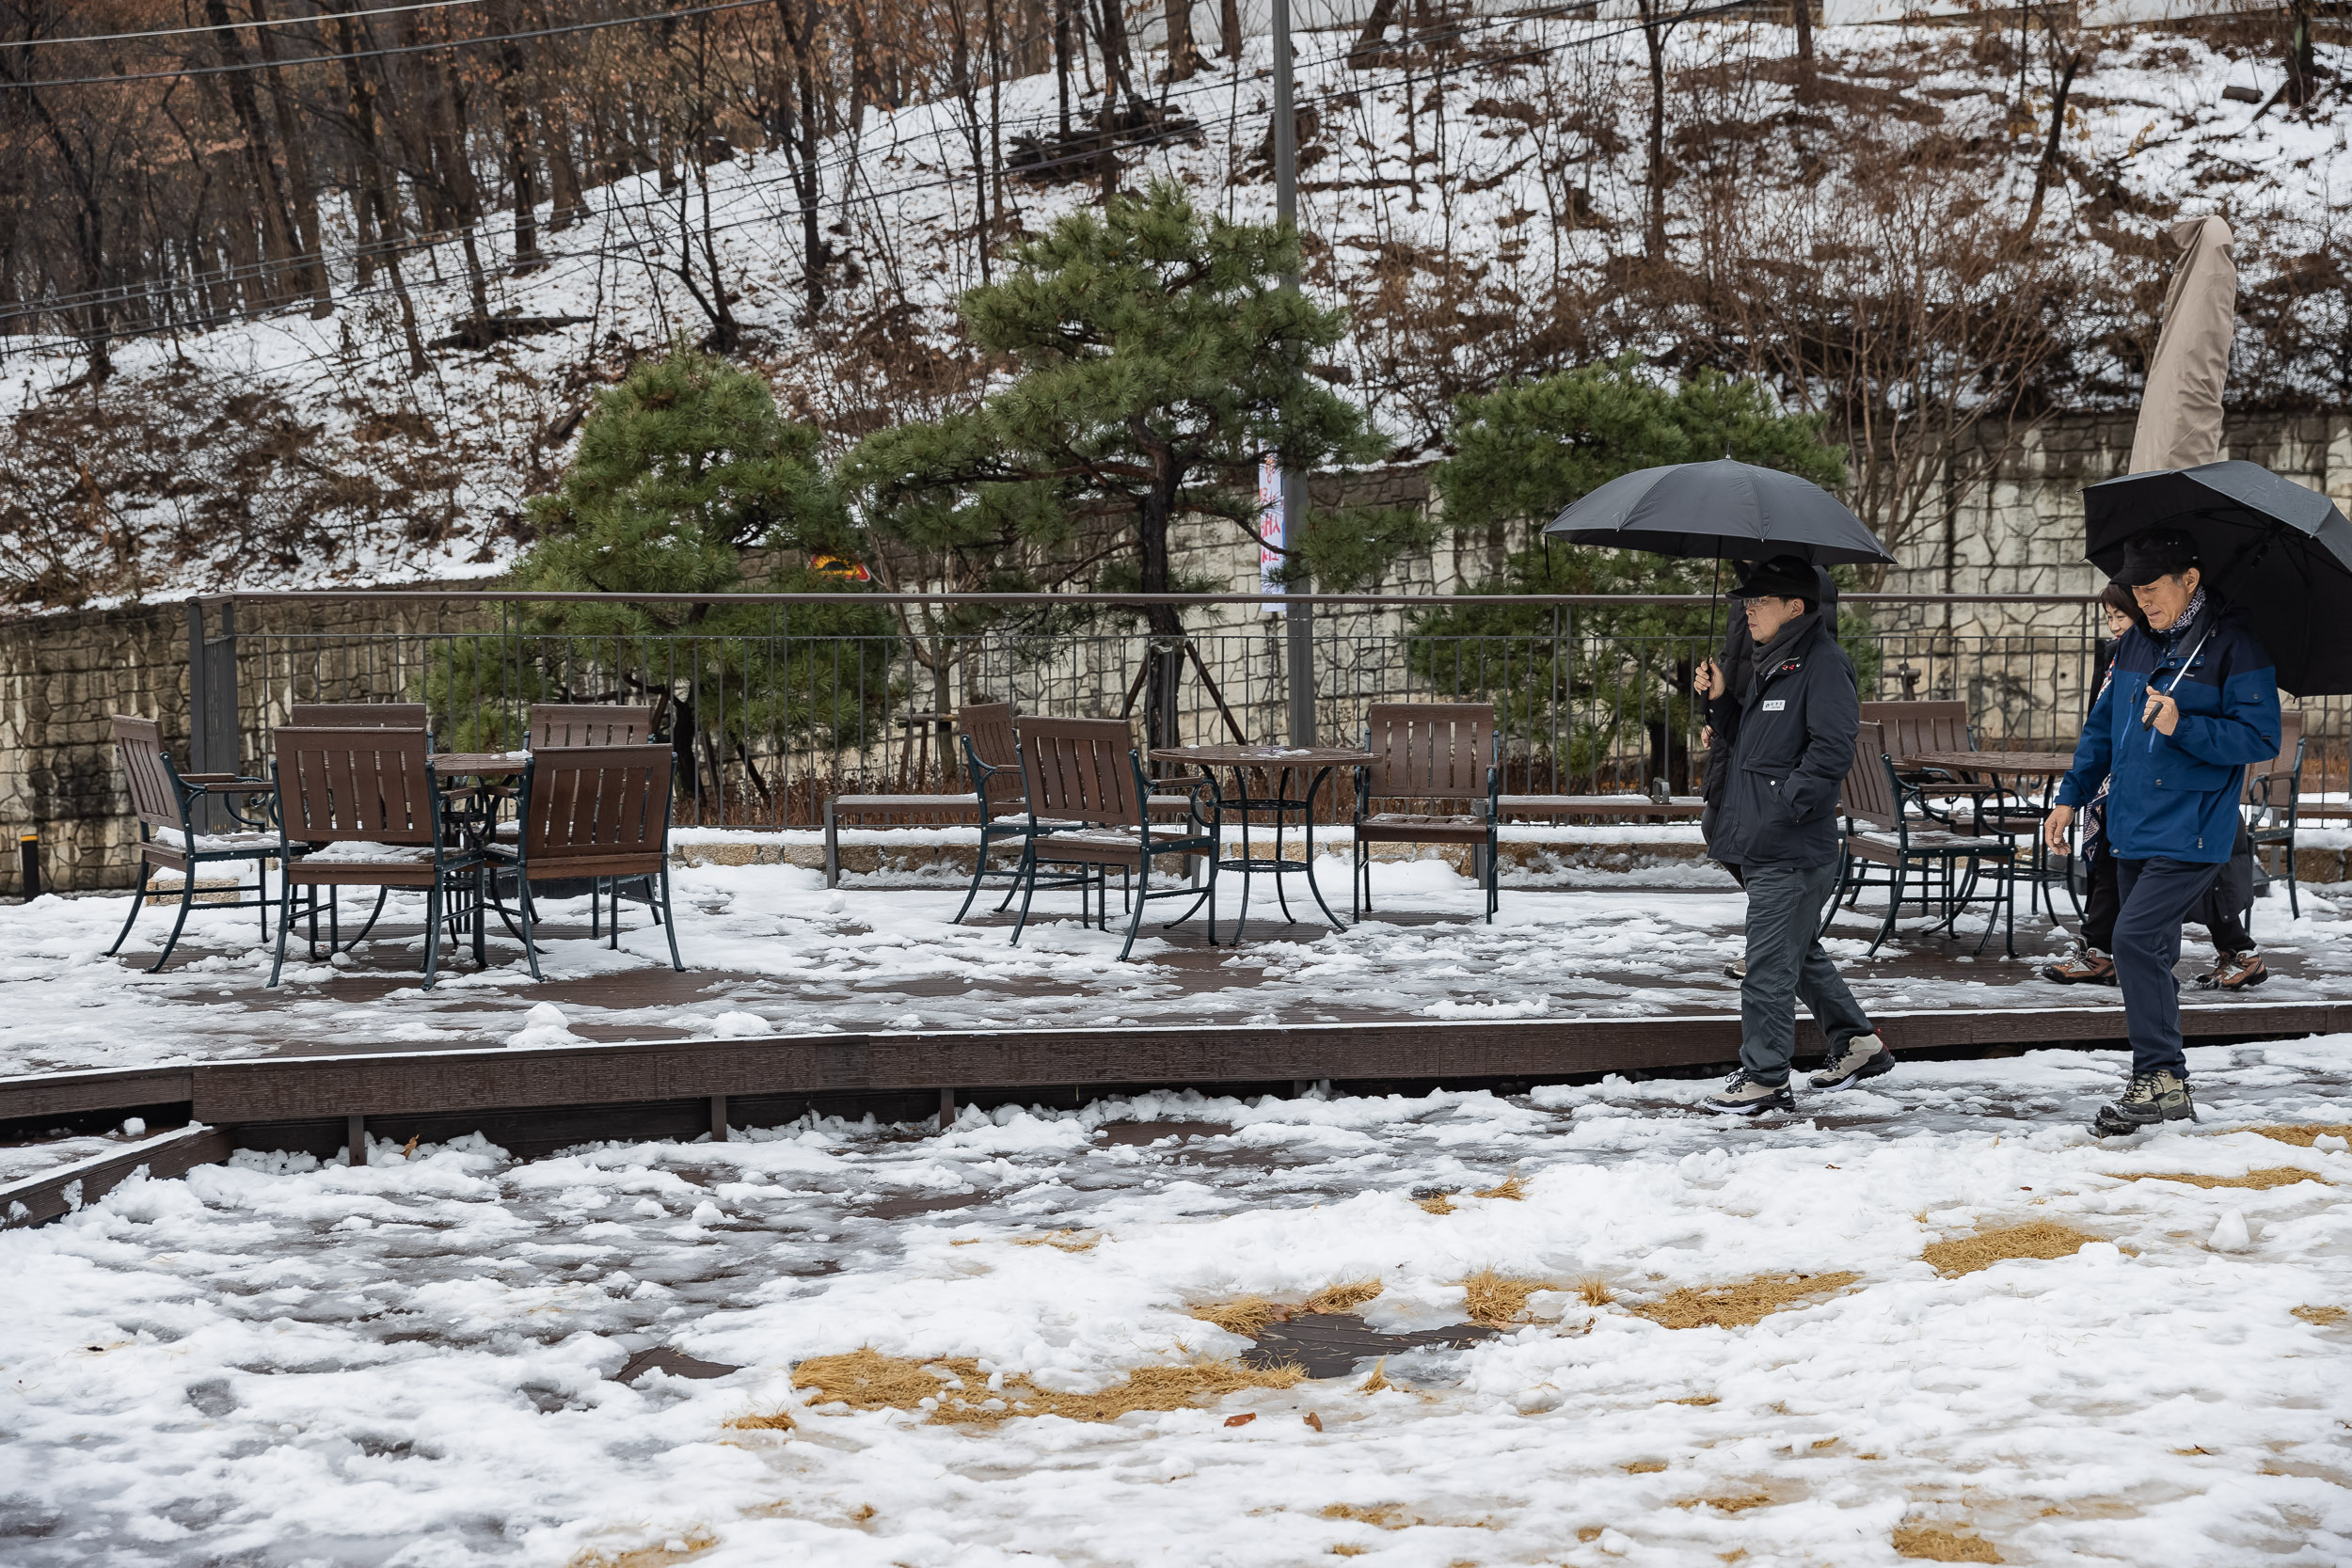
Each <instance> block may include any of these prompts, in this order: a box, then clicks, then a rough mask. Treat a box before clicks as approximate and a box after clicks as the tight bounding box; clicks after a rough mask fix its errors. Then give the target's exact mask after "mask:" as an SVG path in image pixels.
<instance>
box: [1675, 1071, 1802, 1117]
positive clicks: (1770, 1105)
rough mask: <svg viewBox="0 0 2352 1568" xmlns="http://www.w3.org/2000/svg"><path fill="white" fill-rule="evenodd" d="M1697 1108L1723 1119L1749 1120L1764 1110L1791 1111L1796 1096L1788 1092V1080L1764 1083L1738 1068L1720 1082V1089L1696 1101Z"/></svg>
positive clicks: (1795, 1105)
mask: <svg viewBox="0 0 2352 1568" xmlns="http://www.w3.org/2000/svg"><path fill="white" fill-rule="evenodd" d="M1699 1103H1700V1104H1701V1105H1704V1106H1706V1107H1707V1108H1708V1110H1710V1111H1712V1112H1714V1113H1715V1114H1716V1115H1717V1116H1724V1117H1752V1116H1756V1115H1759V1114H1760V1113H1762V1112H1765V1111H1793V1110H1795V1109H1796V1108H1797V1097H1796V1096H1795V1095H1793V1094H1790V1093H1789V1092H1788V1079H1786V1078H1784V1079H1782V1080H1781V1081H1780V1082H1779V1083H1777V1084H1768V1083H1766V1082H1765V1081H1764V1080H1763V1079H1761V1078H1758V1077H1757V1076H1756V1074H1754V1073H1752V1072H1750V1071H1749V1070H1748V1069H1745V1068H1741V1069H1740V1070H1739V1071H1737V1072H1735V1073H1733V1074H1732V1075H1731V1076H1730V1077H1729V1078H1726V1079H1724V1086H1723V1087H1722V1088H1720V1089H1717V1090H1716V1091H1715V1092H1714V1093H1713V1094H1710V1095H1708V1097H1707V1098H1706V1099H1705V1100H1702V1101H1699Z"/></svg>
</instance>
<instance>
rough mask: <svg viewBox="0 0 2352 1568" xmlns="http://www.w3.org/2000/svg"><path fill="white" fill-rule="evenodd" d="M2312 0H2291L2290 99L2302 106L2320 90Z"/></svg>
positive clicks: (2288, 16)
mask: <svg viewBox="0 0 2352 1568" xmlns="http://www.w3.org/2000/svg"><path fill="white" fill-rule="evenodd" d="M2312 12H2313V7H2312V0H2287V92H2286V97H2287V103H2289V104H2290V105H2291V106H2293V107H2295V108H2297V109H2299V108H2301V107H2302V106H2303V105H2304V104H2306V103H2310V102H2311V101H2312V98H2313V97H2314V96H2315V95H2316V94H2317V93H2318V91H2319V73H2318V71H2317V70H2316V69H2315V65H2316V62H2315V61H2314V60H2313V59H2312Z"/></svg>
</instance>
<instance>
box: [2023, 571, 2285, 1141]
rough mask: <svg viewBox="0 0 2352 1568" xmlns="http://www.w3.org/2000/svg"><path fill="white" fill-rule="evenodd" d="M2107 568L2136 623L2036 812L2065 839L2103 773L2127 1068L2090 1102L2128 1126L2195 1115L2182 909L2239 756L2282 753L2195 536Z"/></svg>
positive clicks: (2198, 891) (2228, 795) (2241, 776)
mask: <svg viewBox="0 0 2352 1568" xmlns="http://www.w3.org/2000/svg"><path fill="white" fill-rule="evenodd" d="M2116 580H2117V581H2119V582H2122V583H2123V584H2125V585H2126V586H2127V587H2129V588H2130V589H2131V590H2132V594H2133V597H2135V598H2136V599H2137V600H2138V601H2139V608H2140V609H2141V610H2143V611H2144V612H2146V614H2147V617H2148V626H2149V628H2150V629H2149V630H2147V631H2141V630H2140V629H2139V628H2137V627H2134V628H2133V629H2132V630H2130V631H2128V632H2126V633H2124V634H2123V641H2122V648H2121V649H2120V650H2118V652H2117V654H2116V656H2115V678H2114V679H2113V680H2112V681H2110V682H2109V683H2108V685H2107V689H2106V694H2105V695H2103V696H2102V697H2101V698H2100V699H2099V702H2098V705H2096V706H2095V707H2093V708H2092V709H2091V710H2090V721H2089V722H2088V723H2087V724H2086V725H2085V726H2084V729H2083V737H2082V740H2081V742H2080V743H2079V744H2078V745H2076V747H2075V748H2074V771H2072V772H2070V773H2068V774H2067V775H2066V778H2065V780H2064V782H2063V783H2061V784H2059V785H2058V804H2057V806H2056V807H2055V808H2054V809H2053V810H2052V811H2051V813H2050V816H2049V819H2048V820H2047V821H2046V822H2044V823H2043V825H2042V836H2043V838H2044V839H2045V840H2046V841H2047V842H2048V843H2049V845H2050V847H2051V848H2053V849H2054V850H2057V851H2058V852H2060V853H2063V852H2064V851H2065V847H2066V835H2067V830H2068V829H2069V828H2070V827H2072V826H2073V824H2074V809H2075V808H2076V807H2077V806H2080V805H2081V804H2083V803H2084V802H2085V801H2087V800H2090V798H2091V797H2092V796H2094V795H2096V794H2097V793H2098V791H2099V784H2100V781H2101V780H2103V779H2104V780H2106V781H2107V806H2106V835H2107V844H2108V846H2109V848H2110V852H2111V853H2113V855H2114V856H2115V868H2116V886H2117V888H2118V889H2119V891H2120V892H2121V893H2122V898H2123V907H2122V913H2121V914H2119V915H2118V916H2117V917H2116V921H2115V975H2116V982H2117V984H2118V985H2120V986H2121V987H2122V991H2123V1015H2124V1019H2125V1022H2126V1026H2127V1028H2128V1030H2129V1032H2130V1035H2131V1041H2132V1077H2131V1082H2130V1084H2129V1085H2126V1086H2125V1088H2124V1090H2123V1095H2122V1099H2121V1100H2118V1101H2116V1102H2115V1103H2113V1104H2111V1105H2103V1106H2101V1107H2100V1108H2099V1115H2098V1118H2097V1120H2096V1121H2095V1122H2094V1123H2093V1124H2092V1130H2093V1131H2094V1132H2100V1133H2105V1134H2115V1133H2123V1132H2137V1131H2138V1130H2139V1129H2141V1128H2143V1127H2149V1126H2153V1124H2155V1123H2157V1122H2160V1121H2177V1120H2181V1119H2184V1118H2186V1119H2194V1118H2195V1117H2196V1114H2197V1110H2196V1105H2195V1103H2194V1102H2193V1101H2191V1100H2190V1098H2189V1090H2188V1058H2187V1057H2186V1056H2185V1054H2184V1053H2182V1050H2181V999H2180V989H2179V986H2178V984H2177V983H2176V982H2175V981H2174V979H2173V977H2172V969H2173V966H2174V965H2175V964H2177V963H2179V962H2180V961H2181V922H2182V920H2183V919H2185V917H2186V916H2187V914H2188V912H2189V911H2190V910H2192V909H2194V908H2195V907H2196V905H2197V903H2198V901H2199V900H2200V899H2201V898H2202V897H2203V896H2204V895H2205V890H2206V889H2207V888H2209V887H2211V886H2212V885H2213V880H2214V878H2215V877H2216V876H2217V874H2219V872H2220V870H2221V868H2222V866H2223V864H2224V863H2226V862H2227V861H2228V860H2229V858H2230V852H2231V849H2232V848H2233V847H2234V846H2235V845H2236V843H2237V830H2238V797H2239V793H2240V790H2241V789H2242V787H2243V785H2244V783H2245V778H2246V767H2247V764H2249V763H2254V762H2261V761H2264V760H2265V759H2267V758H2269V757H2273V756H2276V755H2277V754H2278V752H2279V684H2278V679H2277V676H2276V673H2274V672H2273V670H2272V668H2271V658H2270V655H2269V654H2268V653H2266V652H2265V651H2264V649H2263V645H2262V643H2261V642H2260V641H2256V639H2255V637H2254V634H2253V632H2252V631H2251V630H2250V629H2249V626H2248V624H2247V619H2246V616H2245V614H2244V612H2243V611H2241V610H2234V609H2233V608H2231V607H2230V606H2228V605H2226V604H2224V603H2222V602H2221V600H2220V599H2219V597H2218V596H2217V595H2216V594H2214V593H2213V592H2212V590H2211V589H2209V588H2208V587H2207V586H2206V584H2205V581H2204V572H2203V567H2202V564H2201V562H2200V561H2199V560H2198V553H2197V546H2196V543H2195V541H2193V540H2192V539H2190V538H2189V537H2188V536H2187V535H2186V534H2185V533H2179V532H2171V531H2159V532H2155V533H2145V534H2142V535H2140V536H2139V537H2138V538H2137V539H2134V540H2132V541H2131V542H2130V543H2129V544H2127V545H2125V546H2124V547H2123V569H2122V571H2121V572H2119V573H2117V574H2116Z"/></svg>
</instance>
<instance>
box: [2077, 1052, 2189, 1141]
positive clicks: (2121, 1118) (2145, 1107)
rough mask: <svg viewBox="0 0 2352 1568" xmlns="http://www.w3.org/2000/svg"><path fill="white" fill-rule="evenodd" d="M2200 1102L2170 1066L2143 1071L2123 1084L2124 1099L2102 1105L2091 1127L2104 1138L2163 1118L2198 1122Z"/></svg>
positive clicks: (2155, 1122) (2151, 1123)
mask: <svg viewBox="0 0 2352 1568" xmlns="http://www.w3.org/2000/svg"><path fill="white" fill-rule="evenodd" d="M2196 1119H2197V1102H2196V1101H2193V1100H2191V1099H2190V1098H2189V1093H2188V1085H2187V1084H2186V1083H2185V1082H2184V1081H2183V1080H2181V1079H2179V1078H2176V1077H2174V1076H2173V1075H2172V1072H2171V1070H2170V1069H2159V1070H2157V1071H2154V1072H2148V1073H2141V1074H2139V1075H2137V1076H2136V1077H2134V1078H2133V1079H2132V1081H2131V1082H2130V1083H2129V1084H2127V1085H2124V1086H2123V1098H2122V1099H2121V1100H2118V1101H2115V1102H2114V1103H2113V1104H2111V1105H2102V1106H2100V1107H2099V1115H2098V1117H2096V1118H2095V1119H2093V1120H2092V1122H2091V1124H2090V1130H2091V1131H2092V1132H2096V1133H2098V1134H2099V1135H2100V1136H2101V1137H2103V1138H2114V1137H2121V1136H2122V1135H2123V1134H2124V1133H2126V1132H2138V1131H2139V1130H2140V1129H2142V1128H2144V1127H2153V1126H2155V1125H2156V1124H2157V1123H2158V1122H2162V1121H2195V1120H2196Z"/></svg>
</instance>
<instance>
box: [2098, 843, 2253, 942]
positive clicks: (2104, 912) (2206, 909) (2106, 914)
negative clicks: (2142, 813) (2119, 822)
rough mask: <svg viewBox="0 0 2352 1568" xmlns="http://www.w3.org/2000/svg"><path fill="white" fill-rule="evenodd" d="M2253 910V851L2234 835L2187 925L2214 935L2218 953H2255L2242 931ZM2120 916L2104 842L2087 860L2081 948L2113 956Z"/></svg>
mask: <svg viewBox="0 0 2352 1568" xmlns="http://www.w3.org/2000/svg"><path fill="white" fill-rule="evenodd" d="M2253 909H2254V845H2253V841H2252V840H2251V839H2249V838H2248V837H2246V830H2245V829H2243V828H2240V829H2239V830H2238V848H2237V852H2236V853H2234V854H2233V855H2232V856H2231V857H2230V861H2229V863H2228V864H2226V865H2224V866H2223V867H2222V868H2221V874H2220V875H2219V876H2217V877H2216V878H2215V879H2213V886H2211V887H2210V888H2207V889H2206V890H2205V895H2204V897H2202V898H2201V899H2199V900H2198V902H2197V907H2196V908H2195V909H2194V910H2192V911H2189V915H2188V919H2189V923H2190V924H2191V925H2197V926H2202V927H2204V928H2205V929H2206V930H2207V931H2208V932H2210V933H2212V936H2213V945H2214V949H2215V951H2217V952H2219V953H2223V954H2230V953H2250V952H2252V951H2253V949H2254V937H2253V933H2252V932H2250V931H2249V930H2248V929H2247V928H2246V922H2247V919H2248V917H2249V915H2250V914H2251V913H2252V912H2253ZM2122 911H2123V895H2122V890H2121V889H2120V888H2118V887H2117V886H2116V880H2115V857H2114V856H2113V855H2110V854H2108V853H2107V846H2106V840H2105V839H2101V840H2100V841H2099V847H2098V848H2097V849H2096V850H2094V851H2093V852H2092V854H2091V856H2090V889H2089V891H2088V892H2086V893H2085V894H2084V895H2083V945H2084V946H2086V947H2095V948H2097V949H2098V950H2099V951H2100V952H2102V953H2112V952H2114V951H2115V917H2116V916H2117V915H2119V914H2121V913H2122Z"/></svg>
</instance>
